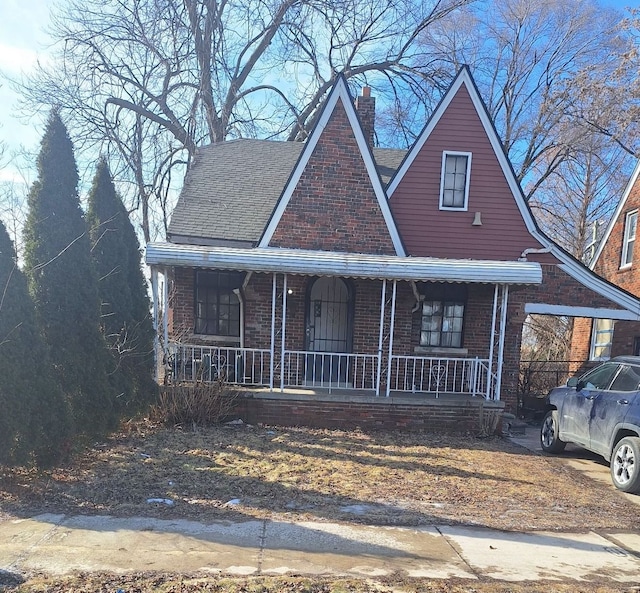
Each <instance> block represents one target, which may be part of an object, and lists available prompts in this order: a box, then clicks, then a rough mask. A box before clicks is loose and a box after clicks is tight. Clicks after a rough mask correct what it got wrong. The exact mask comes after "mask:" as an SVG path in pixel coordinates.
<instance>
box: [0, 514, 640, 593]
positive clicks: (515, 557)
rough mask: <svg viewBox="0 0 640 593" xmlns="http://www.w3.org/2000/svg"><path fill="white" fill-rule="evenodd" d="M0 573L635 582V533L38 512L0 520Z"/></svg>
mask: <svg viewBox="0 0 640 593" xmlns="http://www.w3.org/2000/svg"><path fill="white" fill-rule="evenodd" d="M3 570H4V571H7V572H9V573H13V574H25V573H29V572H31V571H42V572H45V573H49V574H64V573H68V572H71V571H74V570H81V571H109V572H117V573H122V572H130V571H131V572H133V571H161V572H176V573H192V572H196V571H201V572H205V573H207V572H208V573H211V574H218V573H221V574H227V575H245V576H246V575H282V574H287V573H292V574H297V575H309V576H314V575H317V576H320V575H323V576H351V577H373V578H375V577H382V576H385V575H390V574H392V573H396V572H397V573H400V574H403V575H406V576H409V577H426V578H446V577H461V578H470V579H477V578H480V577H488V578H493V579H499V580H506V581H522V580H540V579H546V580H567V579H576V580H581V581H602V580H603V579H605V580H607V581H610V582H620V583H640V534H637V533H620V532H611V533H594V532H588V533H552V532H544V533H543V532H536V533H523V534H518V533H507V532H500V531H494V530H488V529H481V528H472V527H458V526H429V527H421V528H398V527H375V526H356V525H344V524H334V523H318V522H299V523H285V522H278V521H247V522H241V523H231V522H216V523H209V524H201V523H196V522H192V521H182V520H180V521H166V520H158V519H150V518H129V519H123V518H114V517H108V516H64V515H40V516H37V517H32V518H30V519H9V520H6V521H4V522H2V523H0V575H1V574H2V571H3Z"/></svg>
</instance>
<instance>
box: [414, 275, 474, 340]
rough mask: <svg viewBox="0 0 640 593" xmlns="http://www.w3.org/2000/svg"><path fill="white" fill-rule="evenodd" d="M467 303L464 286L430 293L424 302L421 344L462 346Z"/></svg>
mask: <svg viewBox="0 0 640 593" xmlns="http://www.w3.org/2000/svg"><path fill="white" fill-rule="evenodd" d="M430 292H431V291H430ZM465 303H466V291H465V290H464V288H463V287H458V288H452V289H449V290H447V289H441V290H437V291H434V292H431V294H429V293H428V294H427V296H426V297H425V300H424V301H423V302H422V320H421V325H420V346H424V347H433V348H461V347H462V330H463V323H464V309H465Z"/></svg>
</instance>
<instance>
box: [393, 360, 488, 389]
mask: <svg viewBox="0 0 640 593" xmlns="http://www.w3.org/2000/svg"><path fill="white" fill-rule="evenodd" d="M390 381H391V383H390V387H391V391H404V392H411V393H420V392H426V393H434V394H435V395H436V397H438V396H440V395H443V394H448V393H461V394H466V395H472V396H476V395H479V396H482V397H487V395H488V396H489V398H490V399H493V398H494V394H493V386H494V384H495V381H494V378H492V377H491V376H490V373H489V360H488V359H481V358H440V357H428V356H392V357H391V377H390ZM488 381H489V384H487V382H488Z"/></svg>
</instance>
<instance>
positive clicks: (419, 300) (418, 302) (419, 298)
mask: <svg viewBox="0 0 640 593" xmlns="http://www.w3.org/2000/svg"><path fill="white" fill-rule="evenodd" d="M409 284H411V292H413V296H414V297H415V299H416V304H415V306H414V307H413V309H411V312H412V313H415V312H416V311H417V310H418V309H419V308H420V305H422V301H424V295H423V294H420V293H419V292H418V285H417V284H416V283H415V280H411V282H410V283H409Z"/></svg>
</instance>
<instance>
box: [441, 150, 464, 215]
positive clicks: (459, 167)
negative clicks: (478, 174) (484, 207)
mask: <svg viewBox="0 0 640 593" xmlns="http://www.w3.org/2000/svg"><path fill="white" fill-rule="evenodd" d="M470 171H471V153H470V152H443V153H442V174H441V180H440V209H441V210H466V209H467V202H468V198H469V174H470Z"/></svg>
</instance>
